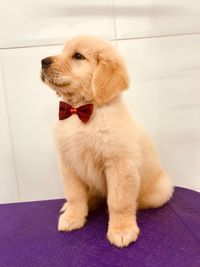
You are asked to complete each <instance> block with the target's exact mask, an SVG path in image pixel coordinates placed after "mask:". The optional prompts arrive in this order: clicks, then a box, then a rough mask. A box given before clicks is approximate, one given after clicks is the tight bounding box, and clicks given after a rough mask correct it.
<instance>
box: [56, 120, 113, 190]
mask: <svg viewBox="0 0 200 267" xmlns="http://www.w3.org/2000/svg"><path fill="white" fill-rule="evenodd" d="M55 138H56V143H57V147H58V150H59V153H60V155H61V158H62V160H64V162H65V163H66V164H69V165H70V166H72V167H73V168H74V170H75V171H76V173H77V174H78V175H79V176H80V178H81V179H83V180H84V181H85V182H86V183H87V184H88V185H90V186H93V187H96V189H98V190H99V191H101V192H102V193H105V192H103V191H105V188H106V181H105V174H104V162H105V156H104V155H105V153H106V151H105V150H106V149H107V147H108V146H107V145H108V142H109V140H108V139H109V138H108V131H106V130H105V129H104V130H102V129H101V127H98V126H96V125H94V124H93V125H91V124H88V125H84V124H82V123H81V122H79V121H78V118H76V117H75V118H74V117H73V118H69V119H67V120H65V121H61V122H58V124H57V125H56V127H55Z"/></svg>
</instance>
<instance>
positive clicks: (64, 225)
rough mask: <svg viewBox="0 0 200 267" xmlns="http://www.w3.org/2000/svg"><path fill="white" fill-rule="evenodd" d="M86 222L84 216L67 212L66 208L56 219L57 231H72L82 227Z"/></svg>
mask: <svg viewBox="0 0 200 267" xmlns="http://www.w3.org/2000/svg"><path fill="white" fill-rule="evenodd" d="M85 222H86V219H85V217H83V216H82V217H81V216H77V214H73V213H69V212H68V211H67V210H66V211H65V212H64V213H63V214H61V215H60V217H59V221H58V231H72V230H75V229H79V228H82V227H83V226H84V224H85Z"/></svg>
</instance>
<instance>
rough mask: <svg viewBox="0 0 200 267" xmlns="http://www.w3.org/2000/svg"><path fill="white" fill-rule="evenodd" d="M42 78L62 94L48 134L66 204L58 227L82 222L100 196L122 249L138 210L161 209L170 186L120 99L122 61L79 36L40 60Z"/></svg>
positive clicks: (103, 44)
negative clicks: (52, 140)
mask: <svg viewBox="0 0 200 267" xmlns="http://www.w3.org/2000/svg"><path fill="white" fill-rule="evenodd" d="M41 77H42V80H43V81H44V82H45V83H46V84H47V85H49V86H50V87H51V88H52V89H54V90H55V91H56V93H57V94H58V95H59V96H60V97H62V102H60V111H59V112H60V113H59V114H60V120H58V121H57V123H56V125H55V129H54V135H55V141H56V145H57V149H58V152H59V160H60V169H61V174H62V178H63V182H64V189H65V194H66V198H67V202H66V204H65V205H64V207H63V209H62V212H63V213H62V214H61V215H60V218H59V222H58V230H59V231H71V230H74V229H78V228H81V227H83V226H84V224H85V222H86V217H87V215H88V211H89V210H90V208H91V207H93V208H94V206H97V205H98V203H99V202H100V201H101V200H102V199H106V200H107V205H108V211H109V224H108V232H107V237H108V239H109V241H110V242H111V243H112V244H114V245H116V246H118V247H125V246H128V245H129V244H130V243H131V242H133V241H136V239H137V237H138V234H139V228H138V225H137V221H136V211H137V209H146V208H157V207H160V206H162V205H163V204H164V203H166V202H167V201H168V200H169V199H170V197H171V196H172V192H173V186H172V183H171V179H170V177H169V176H168V175H167V174H166V173H165V172H164V171H163V169H162V168H161V166H160V161H159V158H158V156H157V154H156V152H155V150H154V147H153V145H152V143H151V141H150V139H149V137H148V135H147V134H146V132H145V131H144V130H143V128H142V127H141V126H140V125H139V124H138V123H137V122H136V121H135V120H134V119H133V118H132V117H131V115H130V114H129V112H128V111H127V108H126V106H125V104H124V103H123V101H122V98H121V93H122V92H123V91H124V90H125V89H127V88H128V85H129V84H128V83H129V80H128V74H127V71H126V68H125V65H124V63H123V60H122V58H121V57H120V55H119V54H118V52H117V50H116V48H115V47H114V46H113V45H112V44H111V43H109V42H107V41H105V40H102V39H98V38H96V37H92V36H79V37H75V38H73V39H71V40H69V41H68V42H67V43H66V44H65V46H64V49H63V51H62V53H61V54H60V55H56V56H50V57H47V58H45V59H43V60H42V72H41Z"/></svg>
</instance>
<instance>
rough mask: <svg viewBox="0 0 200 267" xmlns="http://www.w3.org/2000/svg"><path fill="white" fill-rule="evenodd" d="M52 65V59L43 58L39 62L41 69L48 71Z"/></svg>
mask: <svg viewBox="0 0 200 267" xmlns="http://www.w3.org/2000/svg"><path fill="white" fill-rule="evenodd" d="M52 63H53V61H52V59H51V58H50V57H46V58H43V59H42V60H41V64H42V68H43V69H48V68H49V66H50V65H51V64H52Z"/></svg>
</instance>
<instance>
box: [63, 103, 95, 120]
mask: <svg viewBox="0 0 200 267" xmlns="http://www.w3.org/2000/svg"><path fill="white" fill-rule="evenodd" d="M93 107H94V105H93V104H87V105H83V106H80V107H78V108H74V107H72V106H71V105H69V104H68V103H66V102H63V101H60V105H59V120H64V119H67V118H69V117H70V116H71V115H73V114H77V115H78V117H79V119H80V120H81V121H82V122H83V123H87V122H88V121H89V119H90V117H91V116H92V112H93Z"/></svg>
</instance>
